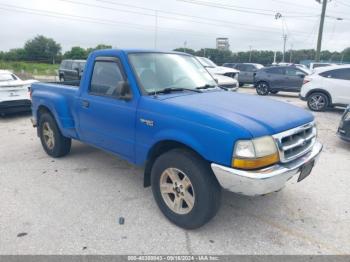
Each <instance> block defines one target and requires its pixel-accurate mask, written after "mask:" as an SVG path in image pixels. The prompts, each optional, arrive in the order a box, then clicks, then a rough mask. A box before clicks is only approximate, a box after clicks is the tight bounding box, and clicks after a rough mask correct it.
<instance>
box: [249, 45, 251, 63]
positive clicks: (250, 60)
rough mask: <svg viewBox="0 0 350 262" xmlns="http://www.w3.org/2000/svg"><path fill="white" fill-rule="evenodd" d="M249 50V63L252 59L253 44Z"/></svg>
mask: <svg viewBox="0 0 350 262" xmlns="http://www.w3.org/2000/svg"><path fill="white" fill-rule="evenodd" d="M249 50H250V52H249V63H250V62H251V61H252V46H251V45H250V46H249Z"/></svg>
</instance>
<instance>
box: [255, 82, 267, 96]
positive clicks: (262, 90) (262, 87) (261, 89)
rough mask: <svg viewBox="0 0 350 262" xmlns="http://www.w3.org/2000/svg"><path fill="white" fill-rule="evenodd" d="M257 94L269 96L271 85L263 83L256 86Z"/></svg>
mask: <svg viewBox="0 0 350 262" xmlns="http://www.w3.org/2000/svg"><path fill="white" fill-rule="evenodd" d="M255 88H256V92H257V93H258V95H260V96H267V95H268V94H269V89H270V88H269V84H268V83H267V82H264V81H261V82H258V83H257V84H256V87H255Z"/></svg>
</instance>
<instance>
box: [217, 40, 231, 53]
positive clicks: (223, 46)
mask: <svg viewBox="0 0 350 262" xmlns="http://www.w3.org/2000/svg"><path fill="white" fill-rule="evenodd" d="M216 49H219V50H225V51H227V50H229V49H230V42H229V39H228V38H227V37H218V38H216Z"/></svg>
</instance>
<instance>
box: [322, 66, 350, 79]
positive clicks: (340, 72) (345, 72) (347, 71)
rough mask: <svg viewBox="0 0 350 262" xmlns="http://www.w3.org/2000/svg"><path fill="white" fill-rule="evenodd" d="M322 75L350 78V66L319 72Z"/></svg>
mask: <svg viewBox="0 0 350 262" xmlns="http://www.w3.org/2000/svg"><path fill="white" fill-rule="evenodd" d="M320 75H321V76H323V77H327V78H334V79H342V80H350V68H343V69H335V70H330V71H326V72H323V73H321V74H320Z"/></svg>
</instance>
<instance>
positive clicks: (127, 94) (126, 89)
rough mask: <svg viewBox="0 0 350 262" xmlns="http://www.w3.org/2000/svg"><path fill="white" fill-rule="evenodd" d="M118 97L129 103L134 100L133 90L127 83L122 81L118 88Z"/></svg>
mask: <svg viewBox="0 0 350 262" xmlns="http://www.w3.org/2000/svg"><path fill="white" fill-rule="evenodd" d="M117 96H118V98H119V99H121V100H125V101H129V100H131V98H132V95H131V88H130V86H129V83H128V82H127V81H122V82H120V83H119V84H118V86H117Z"/></svg>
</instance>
